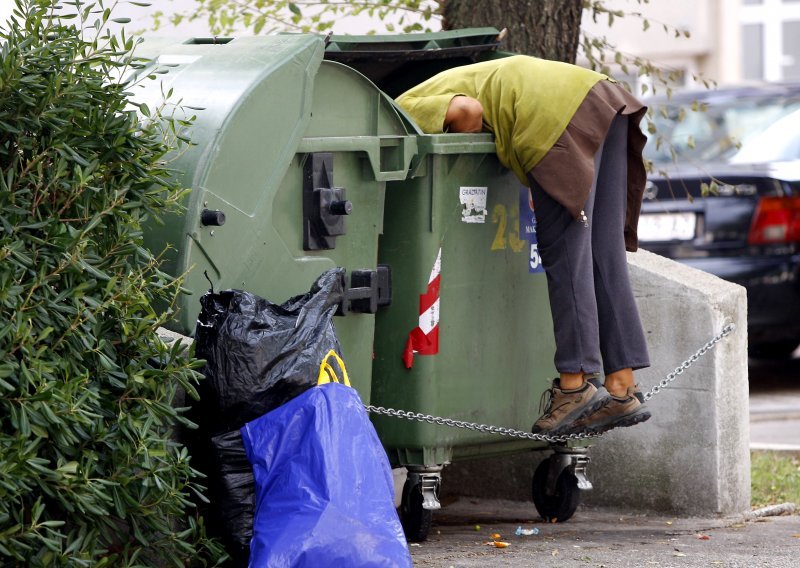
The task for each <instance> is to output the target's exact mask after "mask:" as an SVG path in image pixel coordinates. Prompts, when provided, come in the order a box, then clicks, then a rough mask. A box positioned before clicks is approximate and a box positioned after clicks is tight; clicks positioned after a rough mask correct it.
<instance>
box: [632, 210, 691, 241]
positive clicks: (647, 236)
mask: <svg viewBox="0 0 800 568" xmlns="http://www.w3.org/2000/svg"><path fill="white" fill-rule="evenodd" d="M696 226H697V216H696V215H695V214H694V213H643V214H642V215H640V216H639V240H640V241H642V242H663V241H690V240H692V239H694V237H695V229H696Z"/></svg>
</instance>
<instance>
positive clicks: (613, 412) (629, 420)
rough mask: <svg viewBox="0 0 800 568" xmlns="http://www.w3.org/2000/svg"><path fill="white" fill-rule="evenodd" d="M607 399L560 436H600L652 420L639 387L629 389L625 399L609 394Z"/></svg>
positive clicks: (580, 417)
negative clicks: (619, 428)
mask: <svg viewBox="0 0 800 568" xmlns="http://www.w3.org/2000/svg"><path fill="white" fill-rule="evenodd" d="M602 390H603V391H605V392H606V394H607V396H606V398H605V399H604V400H603V401H602V402H600V403H598V404H596V405H592V406H591V407H587V408H586V411H585V412H583V413H582V414H581V415H580V416H578V417H577V418H576V419H575V421H574V422H573V423H572V424H570V425H568V426H567V427H566V428H564V429H563V430H561V431H560V432H559V434H566V433H570V434H572V433H577V432H586V433H587V434H600V433H602V432H607V431H608V430H611V429H612V428H617V427H624V426H634V425H636V424H639V423H641V422H644V421H645V420H648V419H649V418H650V416H651V415H650V411H649V410H648V409H647V407H646V406H645V403H644V396H642V393H641V391H640V390H639V387H638V386H637V385H635V386H632V387H628V391H627V392H626V393H625V396H623V397H617V396H614V395H611V394H608V391H606V389H605V388H603V389H602Z"/></svg>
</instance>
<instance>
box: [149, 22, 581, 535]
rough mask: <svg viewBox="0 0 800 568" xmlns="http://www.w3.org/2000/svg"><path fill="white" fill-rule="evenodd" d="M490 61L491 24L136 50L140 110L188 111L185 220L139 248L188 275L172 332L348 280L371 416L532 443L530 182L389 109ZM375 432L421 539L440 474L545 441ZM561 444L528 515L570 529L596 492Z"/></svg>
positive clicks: (544, 321)
mask: <svg viewBox="0 0 800 568" xmlns="http://www.w3.org/2000/svg"><path fill="white" fill-rule="evenodd" d="M498 48H499V40H498V31H497V30H495V29H493V28H481V29H474V30H459V31H455V32H442V33H434V34H412V35H403V36H349V37H336V36H334V37H333V38H327V39H323V38H322V37H319V36H312V35H278V36H266V37H249V38H237V39H230V38H193V39H189V40H186V41H180V42H176V41H175V40H174V39H163V38H148V39H147V40H146V41H145V42H144V43H143V44H142V45H141V48H140V50H139V54H140V55H142V56H145V57H148V58H149V59H150V60H151V62H150V64H149V65H148V66H147V67H146V68H144V69H142V70H139V71H138V73H139V74H140V76H141V77H142V81H141V82H140V84H139V85H138V86H137V87H136V90H135V93H134V96H135V99H136V100H137V102H140V103H146V104H147V105H148V106H149V107H151V108H155V107H158V106H159V105H161V104H162V103H163V98H164V94H165V93H169V92H172V94H173V97H172V99H171V102H169V103H168V104H169V106H168V107H167V112H173V111H174V113H175V114H176V116H177V117H179V118H180V117H185V116H187V115H193V114H194V115H196V119H195V120H194V122H193V124H192V125H191V126H190V127H188V128H187V130H186V132H184V133H183V134H185V135H186V136H188V137H189V138H190V139H191V140H192V145H191V146H189V147H187V148H186V149H185V150H183V151H181V152H179V153H177V154H176V155H175V156H174V157H173V161H172V164H171V165H172V167H173V168H174V170H175V171H176V172H177V174H176V175H179V176H180V179H181V180H182V182H183V184H184V185H185V186H186V187H189V188H191V190H192V191H191V193H190V195H189V197H188V198H187V201H186V203H185V206H186V208H185V211H184V212H183V213H182V214H181V215H178V216H174V217H172V218H167V219H165V222H164V224H162V225H157V224H154V223H151V224H149V225H148V226H146V227H145V235H146V244H147V245H148V246H149V247H150V248H151V249H152V250H154V251H161V250H163V249H164V247H165V246H168V247H169V250H168V251H167V253H166V257H165V258H166V260H167V265H166V268H167V270H168V271H169V272H170V273H172V274H174V275H185V285H184V287H185V289H186V290H187V294H185V295H183V296H181V297H180V299H179V305H178V306H177V308H178V310H177V311H176V314H175V317H174V318H173V319H172V321H171V322H170V324H169V325H170V327H171V329H172V330H173V331H177V332H179V333H183V334H186V335H191V334H192V333H193V330H194V327H195V321H196V317H197V314H198V312H199V309H200V306H199V301H198V300H199V297H200V295H201V294H202V293H203V292H204V291H205V290H207V289H208V288H209V287H212V286H213V288H214V289H215V290H219V289H225V288H241V289H246V290H248V291H250V292H252V293H255V294H258V295H260V296H263V297H266V298H269V299H270V300H273V301H278V302H280V301H283V300H284V299H287V298H289V297H291V296H294V295H296V294H299V293H302V292H305V291H307V290H308V288H309V286H310V285H311V283H312V282H313V281H314V280H315V279H316V278H317V277H318V276H319V275H320V274H321V273H322V272H323V271H325V270H327V269H329V268H333V267H336V266H340V267H344V268H345V269H346V270H347V275H348V276H347V279H348V280H347V285H348V293H347V298H346V300H345V301H344V302H343V305H342V307H341V308H342V309H341V315H342V316H343V317H339V318H336V322H335V325H336V330H337V335H338V337H339V339H340V341H341V344H342V347H343V351H344V355H345V359H346V362H347V365H348V370H349V373H350V376H351V379H352V382H353V384H354V386H355V387H356V388H357V389H358V390H359V393H360V395H361V398H362V400H364V402H365V403H368V402H369V403H371V404H373V405H375V406H383V407H390V408H396V409H402V410H408V411H413V412H419V413H423V414H430V415H434V416H445V417H448V418H454V419H458V420H463V421H466V422H476V423H484V424H492V425H500V426H504V427H510V428H515V429H520V430H528V429H529V428H530V426H531V422H532V420H533V419H534V417H535V416H536V415H537V414H538V406H537V405H538V400H539V397H540V395H541V394H542V392H544V390H545V389H546V388H547V386H548V384H547V380H548V379H549V378H551V377H552V376H554V373H555V371H554V369H553V368H552V358H553V357H552V355H553V351H554V345H553V337H552V329H551V319H550V314H549V306H548V302H547V291H546V284H545V276H544V274H542V269H541V266H539V264H538V259H537V254H536V243H535V233H534V232H533V231H532V228H533V227H532V226H533V219H532V217H531V215H532V213H531V205H530V200H529V194H528V191H527V188H524V187H522V186H521V185H520V184H519V182H518V181H517V180H516V178H515V177H514V176H513V174H511V173H510V172H509V171H507V170H506V169H505V168H503V167H502V166H501V165H500V164H499V163H498V160H497V158H496V156H495V151H494V143H493V141H492V138H491V136H490V135H488V134H474V135H467V134H449V135H438V136H429V135H424V134H422V133H421V132H420V131H419V130H418V129H417V127H416V126H415V125H414V124H413V122H412V121H411V120H410V119H409V118H408V117H407V116H406V115H405V113H403V111H402V110H400V109H399V108H398V107H397V106H396V105H395V104H394V103H393V97H395V96H397V95H398V94H400V93H401V92H403V91H404V90H406V89H407V88H409V87H411V86H413V85H415V84H417V83H418V82H419V81H422V80H424V79H425V78H427V77H429V76H431V75H433V74H435V73H436V72H438V71H440V70H442V69H445V68H447V67H452V66H455V65H463V64H468V63H472V62H475V61H479V60H483V59H485V58H492V57H500V56H503V55H504V54H503V53H501V52H500V51H498ZM146 76H151V77H155V79H146V80H145V79H144V77H146ZM375 425H376V428H377V430H378V433H379V434H380V436H381V440H382V442H383V444H384V446H385V447H386V450H387V453H388V454H389V457H390V460H391V461H392V463H393V465H394V466H398V467H399V466H403V467H405V468H406V469H407V470H408V472H409V475H408V481H407V482H406V484H405V488H404V490H403V498H402V518H403V522H404V527H405V528H406V531H407V535H408V536H409V538H411V539H414V540H421V539H424V538H425V536H426V535H427V530H428V528H429V526H430V513H431V510H432V509H434V508H436V507H438V501H437V494H438V487H439V483H440V479H441V477H440V471H441V469H442V467H443V466H444V465H446V464H448V463H451V462H453V461H455V460H461V459H467V458H471V457H485V456H491V455H497V454H503V453H509V452H519V451H527V450H532V449H543V448H546V447H547V444H545V443H543V442H541V441H530V440H519V439H513V438H504V437H500V436H497V435H486V434H481V433H476V432H473V431H470V430H465V429H450V428H446V427H443V426H438V425H433V424H423V423H417V422H410V421H407V420H401V419H399V418H395V417H392V416H376V417H375ZM556 449H557V450H558V452H557V454H556V459H553V458H551V459H550V460H549V463H550V465H549V466H547V467H545V468H544V469H542V468H540V469H539V470H537V475H538V476H539V479H538V481H539V482H540V483H539V485H546V486H547V488H548V489H547V491H546V492H545V493H544V494H540V499H539V502H537V508H539V510H540V512H541V511H542V508H541V505H542V502H544V503H545V505H546V506H547V507H549V510H550V511H553V510H558V511H559V514H558V515H550V516H558V517H559V519H560V520H566V518H567V517H568V516H569V515H571V514H572V512H574V510H575V507H576V506H577V497H576V496H577V494H578V492H577V489H578V488H588V487H590V484H588V481H586V479H585V477H584V476H583V467H584V465H585V462H586V459H587V458H586V456H585V448H572V447H571V445H569V446H567V445H564V446H560V447H558V448H556ZM573 450H574V452H573ZM570 452H573V453H570ZM536 481H537V479H534V482H536ZM534 485H536V483H535V484H534ZM534 494H536V491H535V488H534ZM543 500H544V501H543ZM543 514H544V513H543Z"/></svg>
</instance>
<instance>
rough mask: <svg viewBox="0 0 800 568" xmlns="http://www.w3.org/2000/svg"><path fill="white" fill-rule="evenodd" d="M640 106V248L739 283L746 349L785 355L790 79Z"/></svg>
mask: <svg viewBox="0 0 800 568" xmlns="http://www.w3.org/2000/svg"><path fill="white" fill-rule="evenodd" d="M648 104H649V105H650V107H651V108H652V109H653V111H654V112H653V122H654V124H655V126H656V128H655V131H654V132H651V133H649V138H650V139H649V141H648V144H647V146H646V148H645V157H646V158H647V159H649V160H651V161H652V163H653V172H652V174H651V175H650V178H649V180H648V184H647V189H646V191H645V200H644V203H643V205H642V216H641V219H640V222H639V238H640V246H641V247H642V248H644V249H646V250H650V251H652V252H655V253H657V254H660V255H662V256H665V257H668V258H672V259H675V260H677V261H679V262H682V263H684V264H687V265H689V266H693V267H695V268H698V269H700V270H704V271H706V272H710V273H712V274H715V275H717V276H719V277H720V278H724V279H725V280H729V281H731V282H735V283H737V284H741V285H742V286H744V287H745V288H746V289H747V301H748V332H749V346H750V354H751V355H753V356H764V357H783V356H788V355H790V354H791V353H792V352H793V351H794V350H795V349H796V348H797V346H798V344H800V274H798V270H800V84H798V85H785V84H774V85H764V86H753V87H739V88H719V89H715V90H705V91H695V92H683V93H679V94H674V95H673V96H672V97H671V98H670V99H651V100H650V101H648ZM651 130H652V129H651Z"/></svg>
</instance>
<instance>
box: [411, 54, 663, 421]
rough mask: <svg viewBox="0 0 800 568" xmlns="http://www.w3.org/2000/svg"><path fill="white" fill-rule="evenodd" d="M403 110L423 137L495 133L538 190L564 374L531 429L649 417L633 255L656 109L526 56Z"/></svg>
mask: <svg viewBox="0 0 800 568" xmlns="http://www.w3.org/2000/svg"><path fill="white" fill-rule="evenodd" d="M397 103H398V104H399V105H400V106H401V107H402V108H403V109H404V110H405V111H406V112H407V113H408V114H409V115H410V116H411V118H413V119H414V120H415V122H416V123H417V124H418V125H419V127H420V128H421V129H422V130H423V131H424V132H426V133H430V134H436V133H442V132H491V133H492V134H494V138H495V144H496V151H497V156H498V158H499V159H500V162H501V163H502V164H503V165H505V166H506V167H508V168H510V169H511V170H513V171H514V173H515V174H516V175H517V177H518V178H519V179H520V181H521V182H522V183H523V184H524V185H526V186H528V187H530V190H531V194H532V197H533V203H534V207H535V210H536V238H537V240H538V243H539V252H540V254H541V259H542V263H543V265H544V267H545V271H546V274H547V284H548V291H549V297H550V307H551V311H552V315H553V329H554V332H555V340H556V353H555V367H556V369H557V371H558V373H559V377H558V378H556V379H554V380H553V385H552V388H550V389H549V390H548V391H545V394H549V401H543V402H545V404H546V406H545V407H544V408H540V411H541V410H544V414H543V415H542V416H541V417H539V419H538V420H536V422H535V423H534V425H533V432H534V433H542V434H552V435H563V434H569V433H575V432H603V431H606V430H609V429H611V428H615V427H618V426H632V425H634V424H637V423H639V422H643V421H645V420H647V419H648V418H650V412H649V411H648V410H647V408H646V407H645V404H644V398H643V396H642V394H641V392H640V390H639V388H638V386H637V385H636V384H635V382H634V376H633V371H634V370H636V369H641V368H643V367H647V366H649V364H650V363H649V356H648V352H647V344H646V342H645V336H644V332H643V330H642V324H641V321H640V319H639V314H638V311H637V309H636V305H635V303H634V299H633V292H632V290H631V285H630V282H629V279H628V267H627V259H626V255H625V251H626V249H627V250H629V251H635V250H636V249H637V246H638V241H637V234H636V226H637V223H638V218H639V211H640V208H641V201H642V196H643V193H644V185H645V181H646V172H645V167H644V162H643V159H642V148H643V147H644V143H645V141H646V138H645V136H644V134H643V133H642V132H641V130H640V127H639V122H640V121H641V119H642V117H643V116H644V114H645V112H646V110H647V107H645V106H644V105H643V104H642V103H641V102H639V101H638V100H637V99H636V98H635V97H634V96H633V95H631V94H630V93H628V91H626V90H625V89H624V88H623V87H622V86H621V85H619V84H618V83H616V82H615V81H613V80H612V79H610V78H609V77H607V76H606V75H603V74H600V73H596V72H594V71H591V70H588V69H584V68H582V67H579V66H576V65H571V64H567V63H561V62H556V61H548V60H544V59H538V58H535V57H530V56H525V55H515V56H511V57H506V58H501V59H494V60H490V61H485V62H481V63H475V64H472V65H465V66H462V67H455V68H452V69H449V70H446V71H444V72H442V73H439V74H438V75H435V76H434V77H432V78H430V79H428V80H427V81H425V82H423V83H421V84H419V85H417V86H416V87H414V88H412V89H410V90H408V91H406V92H405V93H403V94H402V95H400V96H399V97H398V98H397ZM601 373H602V374H604V376H605V379H604V384H602V385H601V383H600V381H599V376H600V374H601Z"/></svg>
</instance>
